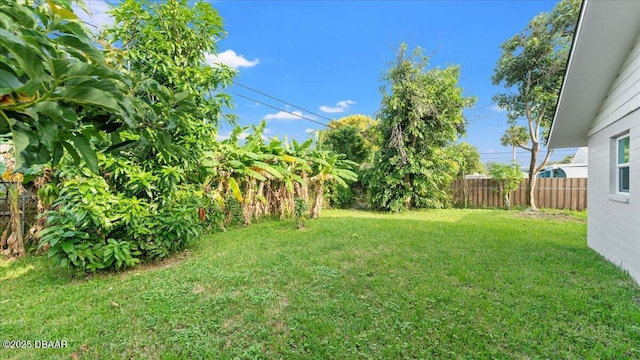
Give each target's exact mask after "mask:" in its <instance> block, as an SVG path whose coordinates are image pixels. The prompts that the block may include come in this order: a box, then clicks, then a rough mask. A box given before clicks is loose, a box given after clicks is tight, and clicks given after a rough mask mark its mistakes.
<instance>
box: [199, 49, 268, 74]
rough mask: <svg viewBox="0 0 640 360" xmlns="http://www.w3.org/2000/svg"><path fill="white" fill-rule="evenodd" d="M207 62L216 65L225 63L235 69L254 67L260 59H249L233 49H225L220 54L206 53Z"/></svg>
mask: <svg viewBox="0 0 640 360" xmlns="http://www.w3.org/2000/svg"><path fill="white" fill-rule="evenodd" d="M204 61H205V62H206V63H207V64H209V65H211V66H215V65H216V64H225V65H227V66H229V67H232V68H234V69H238V68H241V67H252V66H256V65H258V64H259V63H260V59H255V60H251V61H250V60H247V59H246V58H245V57H244V56H243V55H238V54H236V52H235V51H233V50H225V51H223V52H221V53H219V54H218V55H214V54H205V60H204Z"/></svg>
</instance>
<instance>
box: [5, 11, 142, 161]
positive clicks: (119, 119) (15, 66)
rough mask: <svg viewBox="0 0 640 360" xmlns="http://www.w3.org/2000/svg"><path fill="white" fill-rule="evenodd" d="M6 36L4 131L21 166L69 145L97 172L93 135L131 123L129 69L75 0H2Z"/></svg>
mask: <svg viewBox="0 0 640 360" xmlns="http://www.w3.org/2000/svg"><path fill="white" fill-rule="evenodd" d="M0 38H2V41H0V136H1V135H6V134H11V136H12V139H13V143H14V144H15V148H16V155H17V156H16V170H17V169H19V168H21V167H23V166H24V167H28V166H30V165H32V164H44V163H49V162H51V163H53V164H56V163H58V162H59V161H60V159H61V158H62V156H63V154H64V152H65V150H66V151H67V152H68V153H69V154H70V155H71V156H72V157H73V159H74V160H75V161H76V164H78V163H79V162H80V159H81V158H82V159H84V163H85V165H86V166H88V167H89V168H90V169H91V170H93V171H96V170H97V158H96V153H95V151H94V150H93V148H92V146H91V144H90V141H91V140H92V139H93V138H96V137H98V138H99V137H102V136H103V135H102V130H106V131H109V132H111V131H115V130H117V129H119V128H121V127H126V126H127V125H128V126H133V121H134V120H133V119H131V115H132V114H131V113H132V110H131V103H130V99H129V98H128V97H127V96H126V89H128V88H129V81H128V79H127V78H126V76H124V75H123V74H122V73H121V72H119V71H117V70H115V69H113V68H111V67H110V66H108V64H107V59H106V58H105V56H104V55H103V53H102V52H101V51H100V50H98V49H97V48H96V47H95V45H94V42H93V40H92V39H91V36H90V32H89V31H88V30H86V28H85V27H84V26H83V24H82V23H81V22H80V20H79V19H78V18H77V17H76V16H75V15H74V14H73V12H71V7H70V3H69V1H63V0H53V1H50V0H48V1H41V0H35V1H32V2H21V1H2V2H0Z"/></svg>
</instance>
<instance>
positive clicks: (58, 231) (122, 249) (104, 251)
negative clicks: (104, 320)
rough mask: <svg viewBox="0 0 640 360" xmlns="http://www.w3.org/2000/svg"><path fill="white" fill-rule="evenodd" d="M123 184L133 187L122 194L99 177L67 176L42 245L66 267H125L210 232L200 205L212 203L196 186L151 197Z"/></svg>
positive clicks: (106, 268) (49, 217) (42, 232)
mask: <svg viewBox="0 0 640 360" xmlns="http://www.w3.org/2000/svg"><path fill="white" fill-rule="evenodd" d="M59 173H65V172H64V171H60V172H59ZM151 176H155V175H153V174H151ZM136 179H140V177H138V178H136ZM136 181H138V180H136ZM123 183H124V184H126V185H127V188H126V189H128V190H129V191H122V192H119V191H118V189H117V187H115V186H110V184H108V182H107V181H106V180H105V179H104V178H102V177H100V176H98V175H92V176H91V177H85V176H76V177H73V178H72V179H69V180H66V179H61V184H60V186H61V190H60V193H59V195H58V198H57V200H56V201H55V202H54V203H53V209H54V210H51V211H49V212H47V213H46V214H45V216H47V224H48V227H47V228H46V229H44V230H43V231H41V232H40V236H41V241H40V248H43V247H45V246H48V247H49V251H48V253H49V256H50V257H51V258H53V259H55V261H56V262H57V263H58V264H60V265H64V266H71V267H73V268H78V269H81V270H83V271H89V272H94V271H97V270H119V269H122V268H126V267H131V266H134V265H136V264H138V263H139V262H140V261H148V260H154V259H161V258H164V257H166V256H168V255H170V254H171V253H174V252H176V251H180V250H182V249H184V248H185V247H186V246H187V244H188V243H189V242H190V241H191V240H193V239H194V238H195V237H197V236H199V235H200V234H201V233H202V232H203V231H204V230H205V223H204V222H203V220H202V219H200V218H199V216H198V209H201V208H202V209H207V207H208V206H210V202H209V201H208V199H207V198H206V197H205V196H204V194H203V192H202V191H198V190H197V189H196V188H195V187H194V186H188V187H187V186H182V187H174V188H173V190H172V191H168V192H167V193H166V194H164V195H163V197H154V200H155V201H151V200H149V199H143V198H138V197H136V196H135V195H133V196H132V195H131V192H133V193H134V194H140V195H142V196H149V194H148V193H147V192H146V191H139V188H137V187H136V186H133V185H132V181H131V180H129V181H126V182H123ZM137 183H138V182H137ZM138 184H139V183H138ZM160 204H164V205H163V206H159V205H160ZM205 211H206V210H205Z"/></svg>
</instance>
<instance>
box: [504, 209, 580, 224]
mask: <svg viewBox="0 0 640 360" xmlns="http://www.w3.org/2000/svg"><path fill="white" fill-rule="evenodd" d="M513 216H515V217H518V218H529V219H549V220H556V221H575V222H585V219H580V218H577V217H575V216H574V215H572V214H571V213H568V212H564V211H562V210H531V209H527V210H522V211H518V212H517V213H515V214H513Z"/></svg>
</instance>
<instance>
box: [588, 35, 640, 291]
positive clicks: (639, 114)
mask: <svg viewBox="0 0 640 360" xmlns="http://www.w3.org/2000/svg"><path fill="white" fill-rule="evenodd" d="M639 40H640V37H639V38H638V39H637V40H636V42H635V46H634V48H632V49H631V51H630V52H629V54H628V56H627V59H626V61H625V62H624V65H623V66H622V67H621V69H620V72H619V75H618V76H617V77H616V79H615V80H614V82H613V84H612V86H611V88H610V90H609V94H608V96H607V98H605V99H604V101H603V102H602V105H601V107H600V110H599V112H598V115H597V116H596V118H595V119H594V121H593V123H592V125H591V129H590V131H589V134H588V146H589V183H588V197H587V203H588V208H589V216H588V225H587V226H588V235H587V244H588V245H589V247H591V248H592V249H594V250H596V251H597V252H599V253H600V254H602V255H603V256H604V257H606V258H607V259H608V260H610V261H611V262H613V263H615V264H616V265H619V266H621V267H622V268H623V269H625V270H626V271H628V272H629V274H630V275H631V276H632V277H633V278H634V279H635V280H636V281H637V282H639V283H640V46H639ZM625 132H628V133H629V137H630V147H629V159H630V161H629V178H630V184H629V196H628V202H625V201H626V199H625V197H620V196H616V195H615V194H614V193H615V186H616V183H615V181H614V179H613V178H612V176H611V172H612V171H613V169H615V157H614V155H613V154H614V153H615V141H612V138H614V137H616V136H618V135H620V134H622V133H625ZM612 182H613V183H612Z"/></svg>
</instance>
